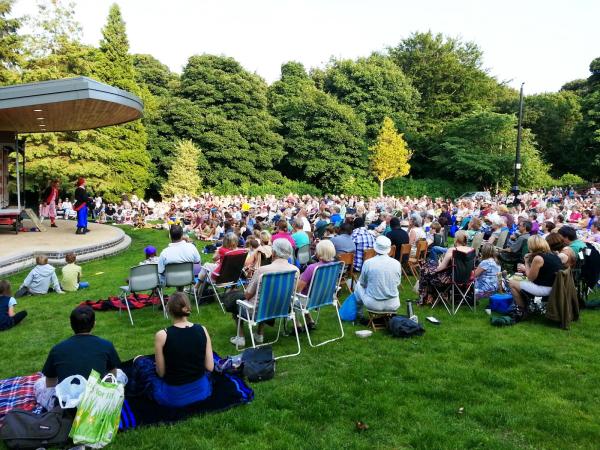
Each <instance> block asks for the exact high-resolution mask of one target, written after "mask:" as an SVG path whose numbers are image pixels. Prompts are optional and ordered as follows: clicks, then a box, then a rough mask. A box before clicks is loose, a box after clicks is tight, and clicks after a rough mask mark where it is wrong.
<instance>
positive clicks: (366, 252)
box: [363, 248, 377, 264]
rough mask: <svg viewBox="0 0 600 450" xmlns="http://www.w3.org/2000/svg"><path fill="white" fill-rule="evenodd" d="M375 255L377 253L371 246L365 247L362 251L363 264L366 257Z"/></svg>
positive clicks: (369, 257)
mask: <svg viewBox="0 0 600 450" xmlns="http://www.w3.org/2000/svg"><path fill="white" fill-rule="evenodd" d="M375 255H377V253H376V252H375V249H372V248H366V249H365V250H364V252H363V264H364V263H365V261H366V260H367V259H371V258H373V257H374V256H375Z"/></svg>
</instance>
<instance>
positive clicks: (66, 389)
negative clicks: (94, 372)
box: [56, 375, 87, 409]
mask: <svg viewBox="0 0 600 450" xmlns="http://www.w3.org/2000/svg"><path fill="white" fill-rule="evenodd" d="M86 384H87V380H86V379H85V378H83V377H82V376H81V375H72V376H70V377H67V378H65V379H64V380H62V381H61V382H60V383H59V384H58V385H57V386H56V397H57V398H58V403H59V404H60V407H61V408H62V409H68V408H77V406H79V403H80V402H81V399H82V398H83V393H84V392H85V386H86Z"/></svg>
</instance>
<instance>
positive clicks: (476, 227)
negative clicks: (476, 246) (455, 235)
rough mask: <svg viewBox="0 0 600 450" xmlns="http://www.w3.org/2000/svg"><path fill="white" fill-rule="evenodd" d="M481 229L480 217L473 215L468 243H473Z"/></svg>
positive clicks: (468, 228)
mask: <svg viewBox="0 0 600 450" xmlns="http://www.w3.org/2000/svg"><path fill="white" fill-rule="evenodd" d="M480 231H481V220H480V219H479V217H473V218H472V219H471V221H470V222H469V225H468V227H467V245H471V242H473V238H474V237H475V235H476V234H477V233H479V232H480Z"/></svg>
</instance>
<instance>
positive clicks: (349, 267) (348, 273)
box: [337, 253, 354, 291]
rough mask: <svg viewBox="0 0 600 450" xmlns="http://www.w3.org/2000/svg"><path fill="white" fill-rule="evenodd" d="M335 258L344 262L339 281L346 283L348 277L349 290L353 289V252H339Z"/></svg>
mask: <svg viewBox="0 0 600 450" xmlns="http://www.w3.org/2000/svg"><path fill="white" fill-rule="evenodd" d="M337 258H338V260H339V261H341V262H343V263H344V270H343V271H342V280H341V281H340V283H346V282H347V280H348V279H350V291H352V289H354V253H340V254H339V255H337Z"/></svg>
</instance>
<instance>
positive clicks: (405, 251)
mask: <svg viewBox="0 0 600 450" xmlns="http://www.w3.org/2000/svg"><path fill="white" fill-rule="evenodd" d="M410 249H411V245H410V244H402V246H401V247H400V268H401V270H402V280H408V279H409V278H408V277H409V275H408V272H409V271H410V267H409V266H408V260H409V258H410ZM409 284H410V281H409Z"/></svg>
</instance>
